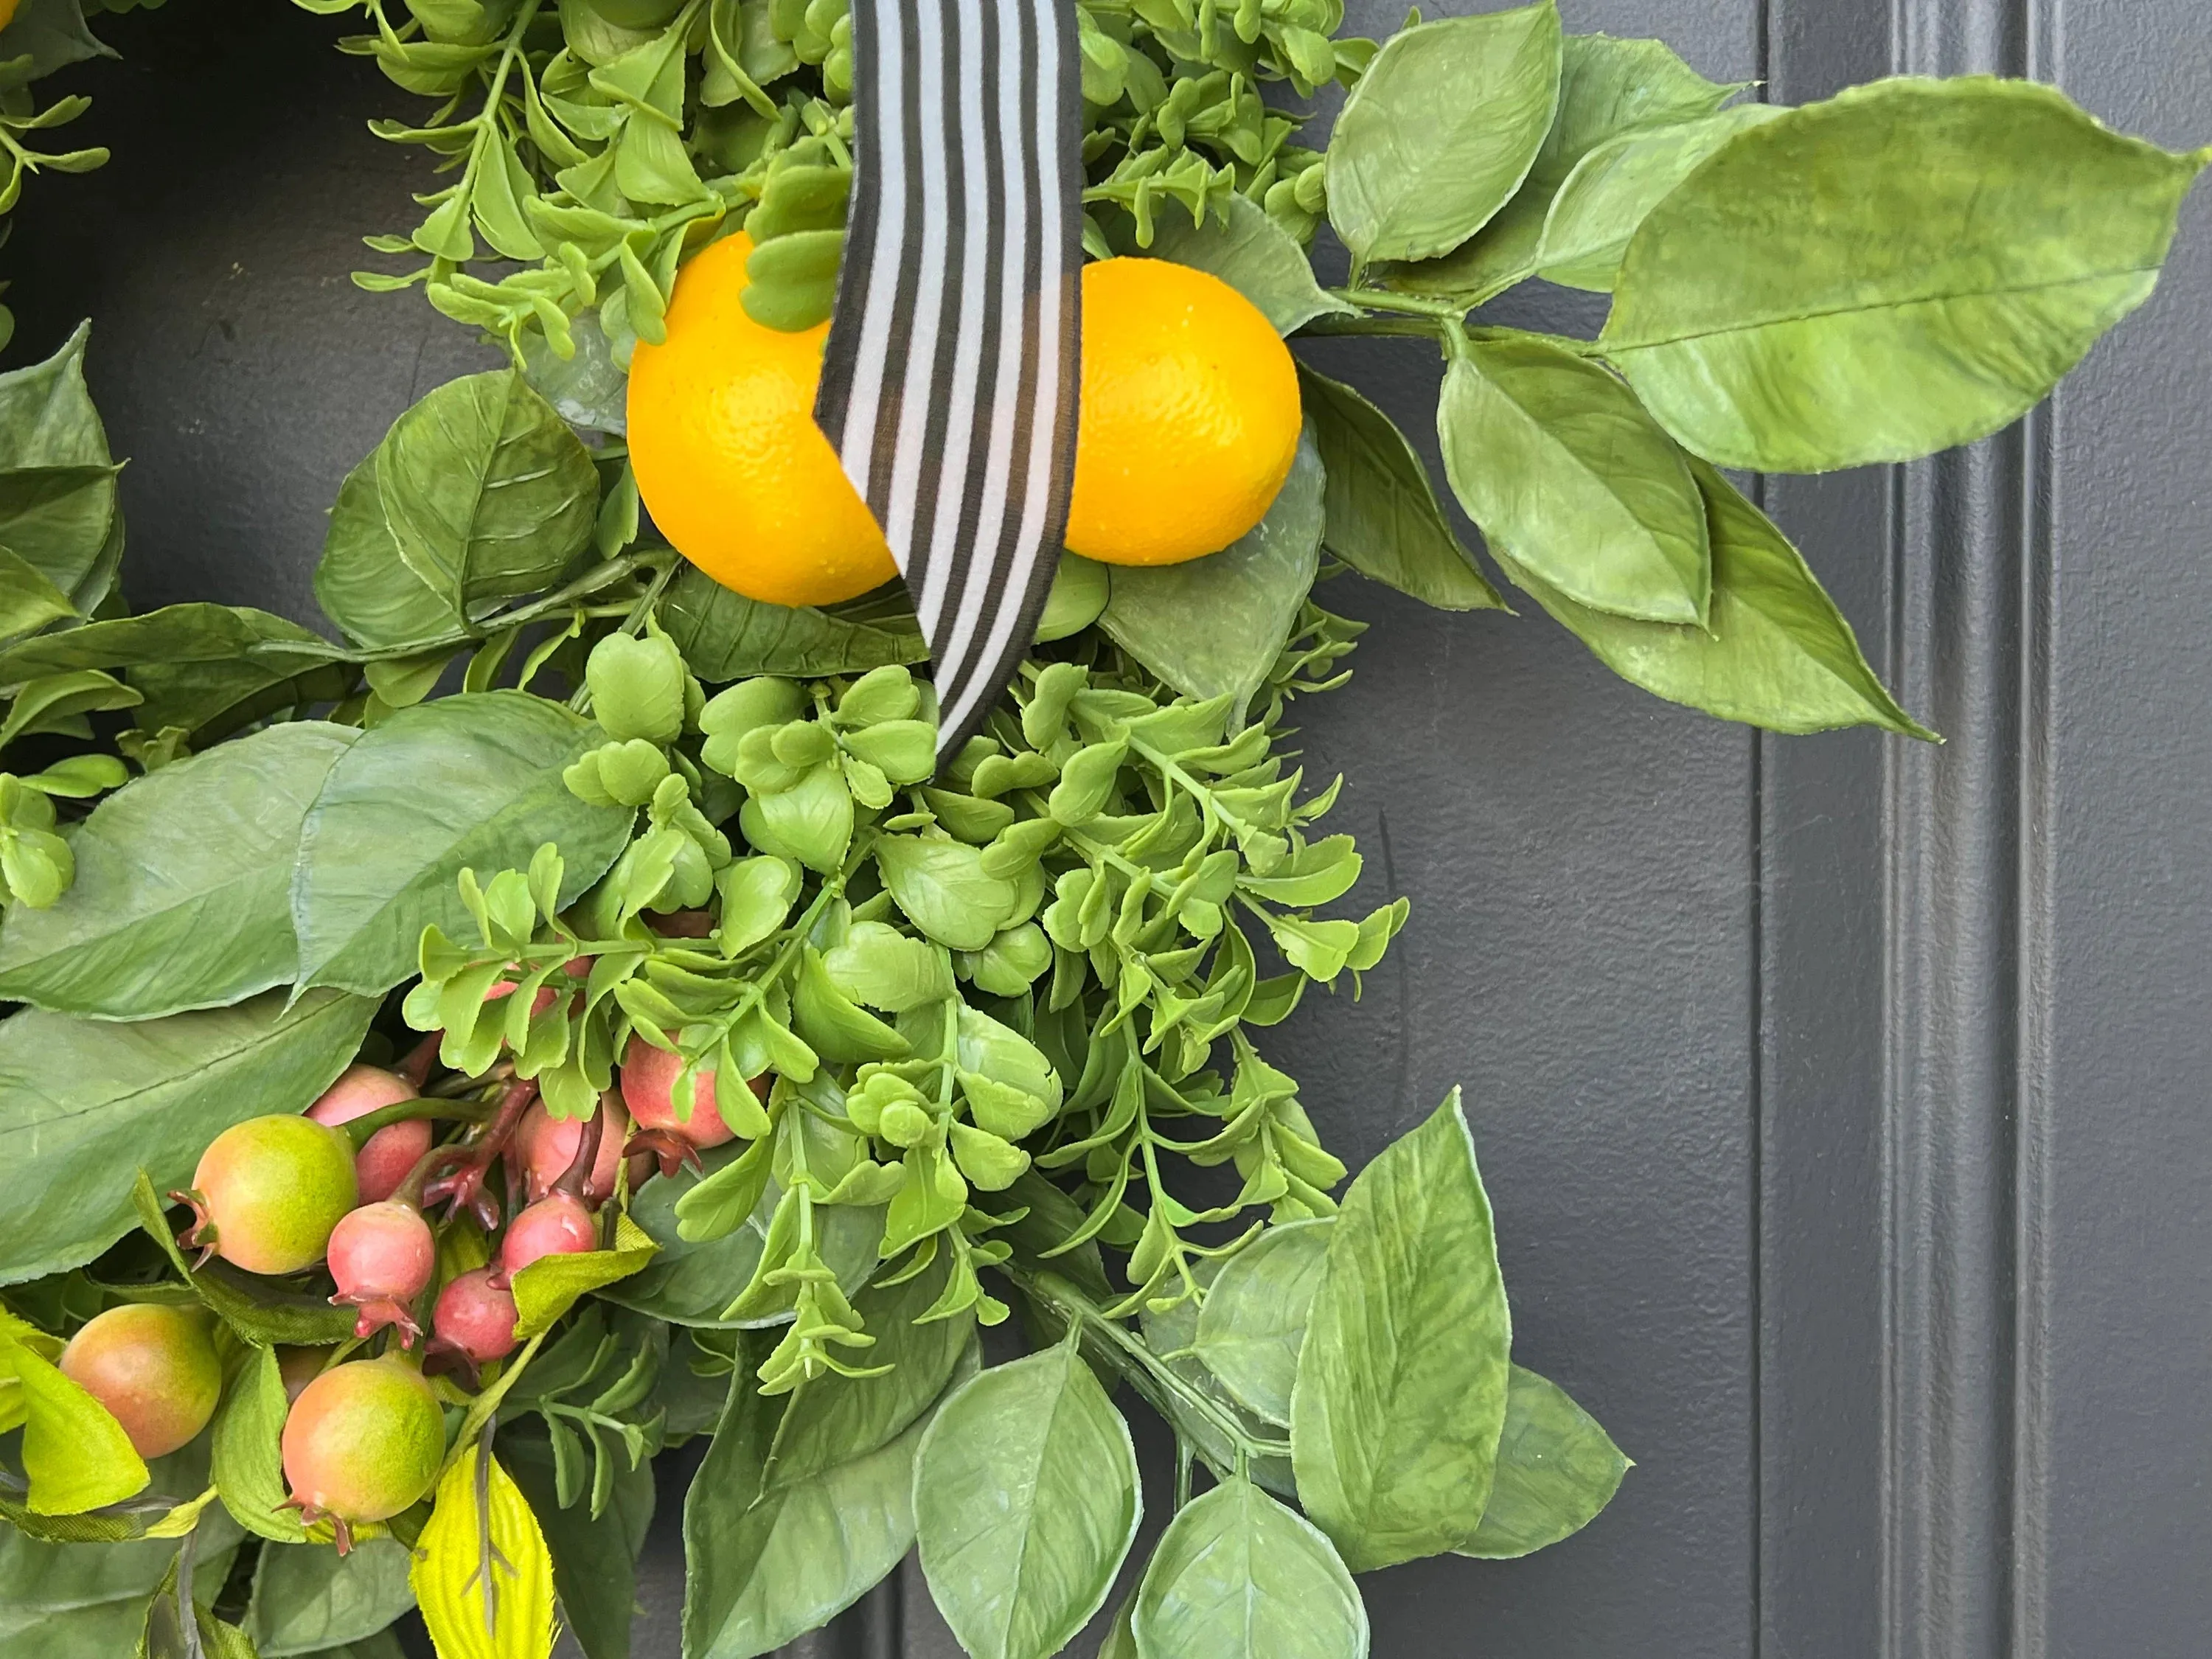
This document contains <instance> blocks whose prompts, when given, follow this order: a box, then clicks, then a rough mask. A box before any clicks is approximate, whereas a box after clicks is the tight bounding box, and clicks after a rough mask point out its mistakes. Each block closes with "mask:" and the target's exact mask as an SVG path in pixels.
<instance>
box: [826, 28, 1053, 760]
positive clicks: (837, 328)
mask: <svg viewBox="0 0 2212 1659" xmlns="http://www.w3.org/2000/svg"><path fill="white" fill-rule="evenodd" d="M852 16H853V105H854V135H855V141H854V179H853V197H852V208H851V213H850V217H849V218H848V222H847V226H846V231H845V255H844V263H843V265H842V268H841V270H840V272H839V276H838V282H837V301H836V310H835V311H834V312H833V313H831V317H830V322H829V346H828V349H827V351H826V354H825V356H824V358H823V369H822V389H821V392H820V393H819V394H818V396H817V398H816V401H815V406H814V416H815V419H816V421H817V422H819V424H820V425H821V428H822V429H823V432H824V433H825V434H826V435H828V437H829V442H830V446H831V447H833V448H835V449H836V452H837V455H838V459H839V460H840V462H841V463H842V465H843V467H844V470H845V476H846V477H848V478H850V479H851V480H852V482H853V487H854V489H856V490H858V491H859V492H860V496H861V499H863V500H864V501H866V502H867V504H868V506H869V507H870V509H871V510H872V512H873V513H875V515H876V522H877V523H878V524H879V525H880V526H883V531H884V537H885V538H886V539H887V540H888V541H889V542H890V550H891V556H892V557H893V558H894V559H896V561H897V562H898V567H899V570H900V572H901V574H903V575H904V576H905V578H906V584H907V588H908V592H910V593H911V594H912V596H913V599H914V605H915V611H916V612H917V613H918V614H919V616H920V617H921V629H922V636H923V638H924V639H925V640H927V641H928V644H929V648H930V654H931V656H932V657H933V659H934V662H935V680H936V685H937V696H938V706H939V738H938V742H939V750H938V752H939V757H940V758H942V757H945V756H947V755H950V754H951V753H953V752H955V751H956V750H957V749H958V747H959V746H960V745H961V744H963V743H964V742H965V741H966V740H967V738H969V735H971V734H972V733H973V732H975V729H976V728H977V727H978V726H981V724H982V721H983V720H984V717H985V716H986V715H987V714H989V713H990V711H991V708H992V705H993V704H994V703H995V702H997V701H998V697H999V694H1000V692H1001V691H1002V690H1004V689H1005V688H1006V683H1007V681H1008V680H1009V679H1010V678H1012V675H1013V673H1014V670H1015V668H1016V666H1017V665H1018V664H1019V663H1020V661H1021V659H1022V654H1023V653H1024V650H1025V649H1026V647H1027V646H1028V644H1029V641H1030V637H1031V635H1033V634H1034V633H1035V632H1036V623H1037V617H1038V615H1039V613H1040V612H1041V611H1042V609H1043V607H1044V601H1045V596H1046V594H1047V592H1048V591H1049V589H1050V588H1051V586H1052V578H1053V573H1054V569H1055V568H1057V565H1058V562H1059V558H1060V538H1061V537H1062V536H1063V535H1064V534H1065V533H1066V528H1067V502H1068V495H1069V492H1070V489H1072V487H1073V481H1074V473H1075V425H1076V396H1077V392H1078V388H1079V359H1078V350H1079V342H1080V337H1081V336H1080V318H1079V294H1080V286H1079V281H1078V277H1079V272H1080V267H1081V264H1082V258H1083V248H1082V207H1081V203H1082V191H1083V161H1082V149H1081V145H1082V136H1083V123H1082V112H1083V103H1082V78H1081V64H1080V62H1079V58H1078V52H1079V48H1078V46H1077V44H1076V32H1075V31H1076V24H1075V8H1074V6H1073V4H1071V3H1069V0H854V6H853V12H852Z"/></svg>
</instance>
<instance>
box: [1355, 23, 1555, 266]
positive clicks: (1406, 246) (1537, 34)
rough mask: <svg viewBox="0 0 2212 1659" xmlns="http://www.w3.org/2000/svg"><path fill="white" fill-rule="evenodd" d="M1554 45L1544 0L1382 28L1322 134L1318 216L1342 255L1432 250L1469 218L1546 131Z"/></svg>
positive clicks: (1509, 189) (1475, 223) (1482, 217)
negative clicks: (1324, 174) (1324, 189)
mask: <svg viewBox="0 0 2212 1659" xmlns="http://www.w3.org/2000/svg"><path fill="white" fill-rule="evenodd" d="M1560 57H1561V36H1560V31H1559V8H1558V7H1557V6H1556V5H1555V4H1553V0H1541V3H1540V4H1537V5H1533V6H1522V7H1519V8H1517V9H1514V10H1511V11H1496V12H1488V13H1485V14H1483V15H1480V16H1475V17H1452V18H1447V19H1445V20H1443V21H1441V22H1435V23H1422V24H1419V25H1417V26H1415V27H1412V28H1408V29H1401V31H1399V33H1396V34H1395V35H1393V36H1391V38H1390V39H1389V40H1388V41H1386V42H1385V43H1384V44H1383V50H1382V51H1381V52H1377V53H1376V55H1375V61H1374V62H1373V63H1371V64H1369V65H1368V66H1367V72H1366V73H1365V74H1364V76H1361V77H1360V80H1359V84H1358V86H1357V87H1356V88H1353V90H1352V96H1351V97H1349V98H1347V99H1346V100H1345V105H1344V112H1343V113H1342V114H1340V115H1339V116H1338V117H1337V118H1336V129H1335V131H1334V133H1333V134H1332V135H1331V137H1330V138H1329V143H1328V162H1327V166H1328V216H1329V222H1330V223H1331V224H1333V225H1334V226H1335V227H1336V234H1338V235H1339V236H1340V237H1341V238H1343V240H1344V245H1345V246H1346V247H1348V248H1350V249H1351V250H1352V257H1353V258H1355V259H1357V260H1358V261H1360V262H1361V263H1363V264H1364V263H1365V262H1367V261H1369V260H1373V259H1429V258H1435V257H1436V256H1437V254H1439V253H1448V252H1450V251H1451V250H1452V249H1453V248H1455V247H1457V246H1459V245H1460V244H1461V243H1462V242H1464V241H1465V240H1467V239H1468V237H1470V236H1472V235H1473V234H1474V233H1475V232H1476V231H1478V230H1480V228H1482V226H1483V225H1484V223H1485V222H1486V221H1488V219H1489V218H1490V216H1492V214H1494V213H1496V212H1497V211H1498V209H1499V208H1501V207H1503V206H1504V204H1505V203H1506V202H1507V200H1508V199H1509V198H1510V197H1511V196H1512V194H1513V192H1514V191H1516V190H1517V189H1519V188H1520V186H1521V181H1522V179H1525V178H1526V177H1527V176H1528V168H1529V167H1530V165H1531V164H1532V163H1533V162H1534V161H1535V159H1536V155H1537V151H1538V150H1539V149H1541V146H1542V144H1543V142H1544V137H1545V135H1546V134H1547V132H1549V131H1551V126H1552V116H1553V112H1554V111H1555V110H1556V109H1557V107H1558V106H1559V73H1560Z"/></svg>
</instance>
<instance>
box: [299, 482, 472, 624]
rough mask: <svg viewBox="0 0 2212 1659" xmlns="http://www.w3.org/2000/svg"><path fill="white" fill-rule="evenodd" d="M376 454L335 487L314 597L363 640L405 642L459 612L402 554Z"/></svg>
mask: <svg viewBox="0 0 2212 1659" xmlns="http://www.w3.org/2000/svg"><path fill="white" fill-rule="evenodd" d="M378 453H381V452H376V453H371V454H370V455H369V457H368V459H366V460H364V461H363V462H362V464H361V465H359V466H356V468H354V470H353V471H350V472H349V473H347V474H346V477H345V482H344V483H342V484H340V485H339V486H338V499H337V505H335V506H334V507H331V527H330V532H329V533H328V534H327V535H326V536H325V538H324V539H323V557H322V562H320V563H319V564H318V565H317V566H316V567H315V598H316V599H317V600H318V601H319V602H320V604H321V605H322V607H323V611H324V614H325V615H326V616H328V617H330V619H331V621H332V622H334V623H337V625H338V626H339V627H340V628H342V629H344V630H345V631H346V633H347V634H348V635H349V636H351V637H352V638H354V639H356V640H358V641H361V642H362V644H363V645H404V644H407V643H409V642H410V641H415V640H422V639H430V638H433V637H435V636H436V635H440V634H442V633H445V632H447V630H449V629H452V628H453V627H454V626H456V625H457V624H458V623H459V622H460V620H461V613H460V611H459V609H458V608H457V607H456V606H455V605H453V603H452V602H451V601H450V600H449V599H447V598H445V597H444V596H442V595H441V592H439V590H437V589H435V588H434V587H432V586H430V585H429V584H428V583H427V582H425V581H424V580H422V577H420V576H418V575H416V574H415V572H414V571H413V570H412V569H411V568H410V567H409V565H408V563H407V561H406V560H404V558H402V557H401V556H400V555H399V542H398V538H396V537H394V536H393V535H392V526H391V525H390V523H389V522H387V521H386V519H385V516H384V498H383V496H382V495H381V494H380V492H379V490H378V489H377V484H376V468H377V454H378Z"/></svg>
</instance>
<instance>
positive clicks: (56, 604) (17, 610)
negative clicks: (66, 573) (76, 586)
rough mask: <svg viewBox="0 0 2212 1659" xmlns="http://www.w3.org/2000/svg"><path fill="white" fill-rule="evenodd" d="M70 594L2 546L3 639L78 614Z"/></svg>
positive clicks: (0, 618)
mask: <svg viewBox="0 0 2212 1659" xmlns="http://www.w3.org/2000/svg"><path fill="white" fill-rule="evenodd" d="M75 616H76V606H75V605H71V604H70V596H69V595H68V594H67V593H64V592H63V591H62V590H61V589H60V588H58V587H56V586H54V585H53V583H52V582H51V581H48V580H46V574H45V573H44V572H42V571H40V569H39V568H37V567H36V566H35V565H33V564H31V563H30V562H28V561H27V560H25V559H24V558H22V557H21V556H20V555H18V554H15V553H13V552H10V551H9V550H8V549H7V548H5V547H0V639H4V638H6V637H8V636H9V635H15V634H28V633H30V632H31V631H32V630H33V629H40V628H44V627H45V626H46V624H47V623H50V622H59V621H61V620H62V619H63V618H64V617H75Z"/></svg>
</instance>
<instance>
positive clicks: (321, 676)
mask: <svg viewBox="0 0 2212 1659" xmlns="http://www.w3.org/2000/svg"><path fill="white" fill-rule="evenodd" d="M87 668H101V669H114V668H120V669H124V670H125V671H127V673H128V676H129V678H130V681H131V687H132V689H133V690H137V692H139V693H140V694H141V695H142V696H143V697H144V698H145V702H144V703H143V705H141V707H140V708H139V712H138V714H137V720H138V723H139V724H140V726H142V727H143V728H144V729H145V730H147V731H149V732H159V731H160V730H161V728H162V727H163V726H181V727H183V728H184V729H185V732H186V734H187V736H188V737H189V738H191V741H192V744H193V746H194V747H202V746H204V744H206V743H207V742H208V741H209V740H210V738H213V737H221V736H222V735H224V734H226V733H228V732H231V731H234V730H235V729H236V728H237V727H238V726H241V725H244V724H246V723H248V722H250V721H252V720H258V719H261V718H262V717H263V716H264V715H266V714H273V713H275V712H276V711H277V710H279V709H282V708H290V707H292V706H294V705H295V704H298V703H301V702H317V701H324V700H327V699H331V698H336V697H338V696H343V695H345V693H346V691H347V690H348V686H349V674H348V672H347V671H346V670H345V669H344V668H343V665H338V664H335V663H332V662H331V659H330V646H329V645H328V643H327V642H326V641H324V640H322V639H321V638H319V636H317V635H313V634H311V633H309V632H308V631H307V629H304V628H301V627H300V626H299V625H298V624H297V623H289V622H287V621H285V620H284V618H283V617H274V616H271V615H270V614H269V613H268V612H267V611H255V610H252V609H250V608H249V607H246V606H244V605H166V606H164V607H163V608H162V609H161V610H159V611H149V612H147V613H146V614H145V615H144V616H143V617H116V618H114V619H113V620H111V621H107V622H94V623H87V624H85V626H83V627H82V628H71V629H64V630H63V631H61V632H59V633H52V634H42V635H38V636H37V637H35V638H33V639H29V640H26V641H23V643H21V645H18V646H15V647H13V648H12V649H9V650H7V651H4V652H0V686H6V685H16V684H21V683H23V682H24V681H26V680H28V679H32V678H37V677H39V676H40V675H46V674H59V673H64V672H68V671H73V670H77V669H87Z"/></svg>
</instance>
